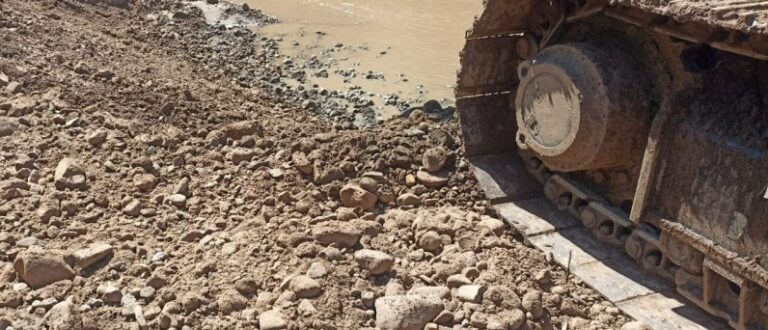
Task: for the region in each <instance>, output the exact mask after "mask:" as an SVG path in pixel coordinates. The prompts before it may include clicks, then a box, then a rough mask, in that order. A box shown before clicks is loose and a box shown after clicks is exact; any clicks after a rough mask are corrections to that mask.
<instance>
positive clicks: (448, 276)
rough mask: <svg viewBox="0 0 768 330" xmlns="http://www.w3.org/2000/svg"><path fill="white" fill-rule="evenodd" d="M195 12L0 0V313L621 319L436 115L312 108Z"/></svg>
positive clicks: (443, 321)
mask: <svg viewBox="0 0 768 330" xmlns="http://www.w3.org/2000/svg"><path fill="white" fill-rule="evenodd" d="M237 10H246V9H242V8H241V9H237ZM248 10H249V9H248ZM200 15H201V13H200V11H199V10H198V9H195V8H193V7H190V6H188V5H187V4H184V3H181V2H176V1H166V0H160V1H151V2H142V3H141V5H139V3H137V4H136V5H135V6H133V7H131V8H129V10H126V9H120V8H112V7H105V6H102V5H96V6H94V5H86V4H82V3H77V2H62V1H53V0H44V1H23V0H6V1H3V2H0V26H1V27H2V29H0V44H2V45H4V46H3V47H0V81H2V84H3V85H4V87H3V90H2V92H0V133H2V134H0V224H2V226H0V278H2V281H0V325H2V327H0V328H5V327H8V326H12V327H13V328H15V329H27V328H39V325H40V324H43V325H44V326H45V327H46V328H47V329H67V330H73V329H115V328H139V329H149V328H151V329H255V328H258V329H262V330H263V329H309V328H314V329H361V328H362V329H365V328H368V329H372V328H374V327H378V328H380V329H424V328H427V329H466V328H477V329H540V328H558V329H560V328H563V327H567V328H568V329H599V328H607V329H615V328H620V327H621V326H622V325H624V324H625V323H627V322H628V321H629V320H628V319H627V318H626V317H625V316H624V315H622V314H621V313H620V312H619V310H618V309H617V308H616V307H615V306H613V305H611V304H610V303H607V302H605V301H604V300H602V299H601V298H600V297H599V296H598V295H596V294H595V293H594V292H593V291H591V290H589V289H588V288H586V287H585V286H584V285H583V284H581V283H580V282H579V281H578V280H574V279H573V278H571V280H570V281H567V280H566V277H565V272H564V271H563V270H562V269H560V268H557V267H555V266H552V265H550V264H549V262H548V261H547V258H545V256H543V255H542V254H540V253H539V252H537V251H535V250H533V249H530V248H528V247H526V246H525V245H524V244H523V243H522V242H519V241H517V240H516V239H515V237H514V235H513V233H512V232H511V231H510V230H509V228H507V227H506V226H505V224H504V222H502V221H500V220H498V219H497V218H496V217H495V215H494V213H493V210H492V208H490V207H489V204H488V203H487V202H486V201H485V200H484V196H483V194H482V192H481V191H479V189H478V187H477V185H476V182H475V181H474V178H473V177H472V175H471V173H470V171H469V166H468V164H467V161H466V160H465V159H464V158H463V154H462V151H461V148H460V145H461V141H460V140H459V133H458V125H457V123H456V121H455V120H445V118H441V117H440V116H435V115H434V114H432V113H429V112H426V111H422V110H416V111H413V112H411V113H410V114H409V115H408V116H407V117H402V118H397V119H393V120H391V121H388V122H386V123H384V124H383V125H381V126H380V127H375V128H370V129H364V130H363V129H354V127H353V126H351V125H347V124H341V121H339V120H330V121H329V120H326V119H324V118H318V117H317V116H316V114H315V113H314V112H313V111H312V110H310V109H307V107H305V106H303V103H304V102H303V100H302V99H300V98H293V97H291V96H290V93H289V92H288V91H287V90H282V91H281V92H280V93H278V92H277V91H278V89H277V88H275V86H274V83H273V81H274V80H275V79H276V78H277V79H278V80H279V78H280V77H281V75H282V73H279V72H277V71H276V70H275V68H274V66H271V65H269V63H270V61H271V60H272V59H274V54H276V49H275V48H274V47H273V46H272V45H271V43H270V42H269V40H266V41H263V40H262V39H261V38H260V37H259V36H258V35H257V34H255V33H254V32H253V31H250V30H247V29H242V28H238V27H232V28H229V29H228V28H222V27H220V26H210V25H208V24H206V23H205V22H204V20H203V18H202V17H201V16H200ZM11 30H12V31H13V32H10V31H11ZM72 45H78V47H72ZM308 93H309V92H308ZM319 95H322V92H320V93H319ZM318 105H319V107H321V108H323V107H325V104H322V103H318ZM345 122H346V123H350V122H349V121H345ZM630 324H631V323H630Z"/></svg>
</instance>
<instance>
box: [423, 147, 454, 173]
mask: <svg viewBox="0 0 768 330" xmlns="http://www.w3.org/2000/svg"><path fill="white" fill-rule="evenodd" d="M447 159H448V153H447V152H446V151H445V149H444V148H442V147H437V148H431V149H428V150H427V151H426V152H425V153H424V156H423V157H422V158H421V163H422V165H423V166H424V169H425V170H427V171H429V172H437V171H439V170H441V169H443V166H445V162H446V160H447Z"/></svg>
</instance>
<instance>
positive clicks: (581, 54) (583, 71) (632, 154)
mask: <svg viewBox="0 0 768 330" xmlns="http://www.w3.org/2000/svg"><path fill="white" fill-rule="evenodd" d="M518 76H519V78H520V85H519V86H518V89H517V94H516V95H515V100H514V102H515V103H514V104H515V107H516V115H517V126H518V131H517V143H518V145H519V146H520V147H521V148H523V149H530V150H532V151H533V152H535V153H536V154H537V155H538V156H539V158H540V159H541V160H542V161H543V162H544V164H545V165H547V167H549V168H550V169H553V170H557V171H561V172H571V171H580V170H589V169H605V168H622V167H631V166H633V165H636V164H637V162H638V161H639V160H640V159H641V158H642V152H643V149H644V147H645V143H646V136H647V132H648V128H649V125H650V112H649V110H648V106H647V104H648V95H649V87H648V83H647V81H649V79H646V77H644V76H643V72H642V70H641V67H640V65H639V64H638V62H636V61H635V60H634V59H633V57H632V55H630V54H628V53H625V52H624V51H622V50H621V49H620V48H618V47H607V46H602V47H600V46H595V45H591V44H586V43H571V44H561V45H555V46H552V47H549V48H546V49H544V50H542V51H541V52H540V53H539V54H538V55H536V57H534V58H533V59H531V60H529V61H524V62H522V63H521V64H520V66H519V67H518Z"/></svg>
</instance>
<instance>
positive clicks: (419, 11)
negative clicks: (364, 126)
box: [234, 0, 482, 117]
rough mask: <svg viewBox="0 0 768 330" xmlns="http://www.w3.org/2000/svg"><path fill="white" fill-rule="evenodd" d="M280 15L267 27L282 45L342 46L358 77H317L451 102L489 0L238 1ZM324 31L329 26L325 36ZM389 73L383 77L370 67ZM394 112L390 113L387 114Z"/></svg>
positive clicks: (293, 51)
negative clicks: (468, 37) (469, 34)
mask: <svg viewBox="0 0 768 330" xmlns="http://www.w3.org/2000/svg"><path fill="white" fill-rule="evenodd" d="M234 2H239V3H243V2H245V3H247V4H248V5H249V6H250V7H251V8H255V9H261V10H262V11H264V12H265V13H266V14H268V15H272V16H275V17H277V18H278V19H280V21H281V23H280V24H276V25H272V26H268V27H265V28H263V29H262V32H263V33H265V34H266V35H268V36H271V37H281V38H282V41H281V51H282V52H283V54H286V55H288V56H292V57H298V58H301V57H304V58H309V57H311V56H312V55H318V54H320V53H321V52H322V51H323V50H327V49H332V48H334V46H336V45H337V44H343V45H344V47H343V48H341V49H336V51H335V52H334V53H333V57H334V59H335V60H337V61H338V68H340V69H349V68H355V70H356V71H357V72H358V77H357V78H354V79H352V81H348V82H344V79H343V77H340V76H335V75H331V76H330V77H328V78H313V80H314V81H313V82H314V83H317V84H318V85H320V86H322V87H324V88H328V89H337V90H341V89H344V88H348V87H349V85H352V84H354V85H359V86H362V87H363V88H364V89H366V90H368V91H371V92H373V93H377V94H398V95H399V96H400V97H401V98H406V99H408V98H414V97H419V98H420V99H423V100H429V99H437V100H443V99H445V100H446V101H448V102H450V101H452V99H453V86H454V84H455V82H456V71H457V70H458V68H459V52H460V50H461V48H462V47H463V45H464V34H465V31H466V30H467V29H468V28H469V27H470V26H471V24H472V21H473V19H474V16H475V15H478V14H480V12H481V11H482V0H234ZM318 32H322V33H320V34H318ZM368 71H373V72H374V73H382V74H383V76H384V79H383V80H370V79H365V77H364V75H365V74H364V73H366V72H368ZM382 116H383V117H387V115H386V114H383V115H382Z"/></svg>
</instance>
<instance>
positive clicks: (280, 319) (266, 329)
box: [259, 309, 288, 330]
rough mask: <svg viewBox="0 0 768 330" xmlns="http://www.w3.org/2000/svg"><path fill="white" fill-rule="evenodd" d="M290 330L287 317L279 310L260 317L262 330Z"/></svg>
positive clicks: (265, 313)
mask: <svg viewBox="0 0 768 330" xmlns="http://www.w3.org/2000/svg"><path fill="white" fill-rule="evenodd" d="M286 328H288V322H287V321H286V320H285V316H284V315H283V313H282V312H280V311H279V310H274V309H273V310H269V311H266V312H264V313H262V314H261V315H259V329H260V330H283V329H286Z"/></svg>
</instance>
